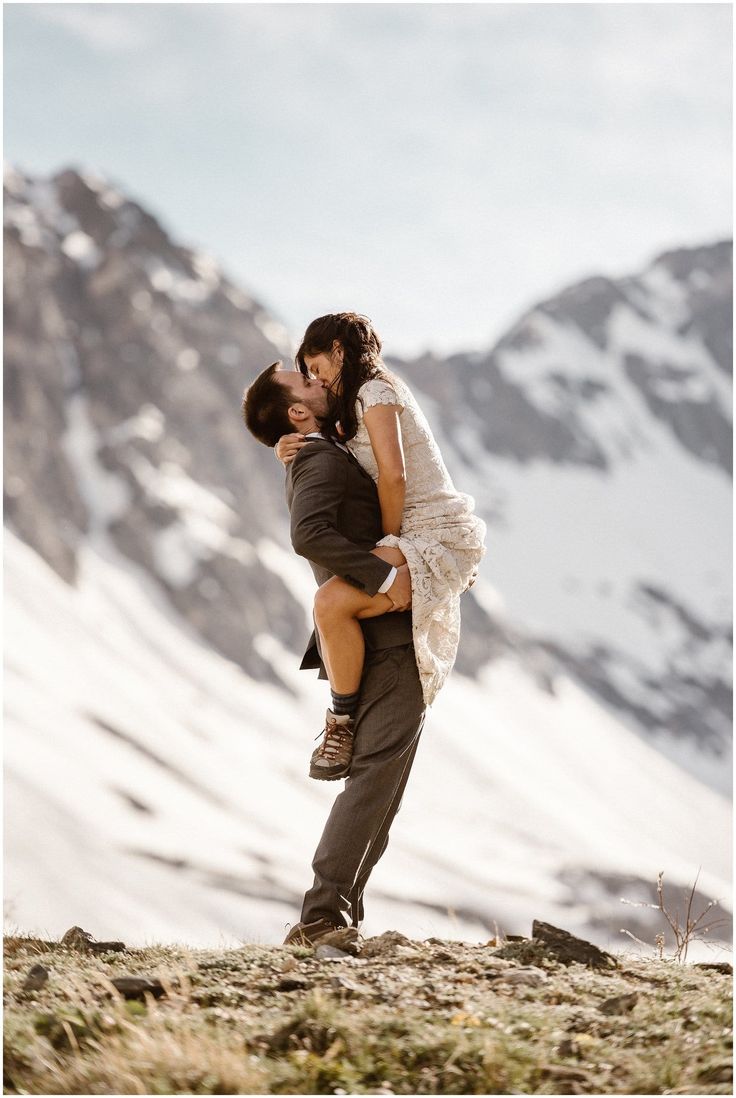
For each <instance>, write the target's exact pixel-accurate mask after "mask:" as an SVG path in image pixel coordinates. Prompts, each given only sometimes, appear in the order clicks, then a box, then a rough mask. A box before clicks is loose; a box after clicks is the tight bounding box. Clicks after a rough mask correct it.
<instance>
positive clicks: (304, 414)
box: [289, 404, 309, 427]
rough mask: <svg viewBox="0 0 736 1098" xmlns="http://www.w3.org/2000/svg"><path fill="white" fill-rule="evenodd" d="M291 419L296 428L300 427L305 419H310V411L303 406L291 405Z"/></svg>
mask: <svg viewBox="0 0 736 1098" xmlns="http://www.w3.org/2000/svg"><path fill="white" fill-rule="evenodd" d="M289 419H290V420H291V422H292V423H293V424H294V425H295V426H296V427H299V426H301V424H302V423H303V422H304V420H305V419H309V409H308V408H306V407H305V406H304V405H303V404H291V405H289Z"/></svg>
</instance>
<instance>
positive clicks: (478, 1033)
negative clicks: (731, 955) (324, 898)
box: [4, 933, 732, 1094]
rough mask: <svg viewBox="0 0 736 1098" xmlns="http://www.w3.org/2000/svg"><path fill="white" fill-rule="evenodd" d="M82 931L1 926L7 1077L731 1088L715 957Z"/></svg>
mask: <svg viewBox="0 0 736 1098" xmlns="http://www.w3.org/2000/svg"><path fill="white" fill-rule="evenodd" d="M65 937H66V936H65ZM110 944H111V945H113V946H114V945H115V943H110ZM80 945H83V943H78V945H77V946H76V947H75V946H73V945H72V946H64V945H61V944H60V943H58V942H44V941H40V940H38V939H32V938H23V937H17V936H16V937H6V938H5V942H4V948H5V996H4V1002H5V1027H4V1038H5V1063H4V1067H5V1093H7V1094H315V1093H317V1094H346V1093H347V1094H392V1093H393V1094H412V1093H416V1094H663V1093H668V1094H731V1093H732V1085H731V1078H732V1074H731V1050H732V1030H731V1024H732V1011H731V983H732V980H731V976H730V975H729V972H728V967H729V966H723V965H722V966H714V967H711V968H708V967H702V966H697V965H682V964H678V963H675V962H674V961H668V960H649V961H643V960H640V959H636V958H634V957H632V956H627V955H625V954H619V955H618V956H617V958H615V959H613V960H609V962H608V964H606V963H605V962H604V963H603V967H600V966H598V967H593V966H592V965H589V964H582V963H579V962H575V963H562V962H561V961H560V959H559V955H555V953H554V951H552V950H550V949H549V948H548V947H547V946H546V945H545V944H544V943H543V942H539V941H537V940H536V939H523V940H514V941H510V940H504V941H496V940H493V941H492V942H491V943H489V944H487V945H476V944H468V943H464V942H451V941H440V940H438V939H429V940H427V941H424V942H418V941H409V940H408V939H406V938H404V937H403V936H402V935H400V934H395V933H388V934H385V935H381V936H380V937H378V938H372V939H368V940H367V941H366V942H365V943H363V948H362V950H361V953H360V954H359V955H358V956H357V957H350V956H346V955H344V954H343V955H338V956H326V955H325V953H329V948H328V949H327V950H325V947H322V949H320V950H317V951H316V952H315V951H314V950H312V949H311V948H307V947H301V946H288V947H283V946H282V947H272V946H263V945H243V947H242V948H239V949H222V950H215V949H209V950H204V949H189V948H182V947H176V948H171V947H166V946H163V945H155V946H150V947H147V948H145V949H127V948H119V949H117V950H112V949H110V950H102V951H97V949H96V948H95V949H94V950H90V949H88V948H87V949H85V948H80ZM118 945H119V946H122V943H118ZM34 966H42V968H34ZM29 974H30V975H29ZM121 977H142V978H143V981H144V983H143V984H142V985H141V987H138V986H137V985H135V984H129V985H128V986H125V985H123V984H120V987H121V988H122V989H123V990H122V991H121V990H118V989H117V988H116V987H115V985H114V984H113V983H112V980H115V979H120V978H121ZM146 982H147V983H146ZM24 985H25V988H24ZM146 987H147V988H148V990H146V989H145V988H146ZM126 995H127V996H129V997H128V998H126V997H125V996H126Z"/></svg>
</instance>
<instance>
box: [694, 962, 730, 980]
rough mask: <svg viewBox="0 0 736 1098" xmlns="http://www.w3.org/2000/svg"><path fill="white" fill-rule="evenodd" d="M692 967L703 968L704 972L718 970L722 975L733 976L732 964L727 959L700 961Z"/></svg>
mask: <svg viewBox="0 0 736 1098" xmlns="http://www.w3.org/2000/svg"><path fill="white" fill-rule="evenodd" d="M693 968H703V969H705V971H706V972H720V973H721V974H722V975H723V976H733V965H730V964H729V963H728V961H700V962H698V964H696V965H693Z"/></svg>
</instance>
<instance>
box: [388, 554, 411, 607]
mask: <svg viewBox="0 0 736 1098" xmlns="http://www.w3.org/2000/svg"><path fill="white" fill-rule="evenodd" d="M386 594H387V595H388V597H389V598H390V599H391V602H392V603H393V604H394V605H393V609H394V610H408V609H409V607H410V606H411V576H410V575H409V565H408V564H402V565H401V566H400V567H399V568H397V569H396V579H395V580H394V582H393V583H392V584H391V586H390V587H389V589H388V591H387V592H386Z"/></svg>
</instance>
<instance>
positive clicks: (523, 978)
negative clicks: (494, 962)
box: [485, 967, 548, 987]
mask: <svg viewBox="0 0 736 1098" xmlns="http://www.w3.org/2000/svg"><path fill="white" fill-rule="evenodd" d="M485 975H486V979H487V980H493V982H494V983H496V984H512V985H513V984H519V985H527V986H529V987H539V985H540V984H543V983H544V982H545V980H547V979H548V976H547V973H546V972H543V971H542V969H541V968H534V967H529V968H506V969H499V970H498V971H496V972H493V971H491V972H486V974H485Z"/></svg>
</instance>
